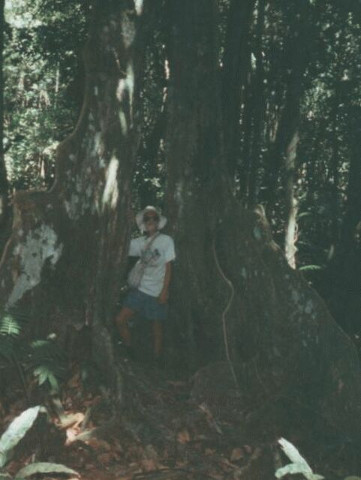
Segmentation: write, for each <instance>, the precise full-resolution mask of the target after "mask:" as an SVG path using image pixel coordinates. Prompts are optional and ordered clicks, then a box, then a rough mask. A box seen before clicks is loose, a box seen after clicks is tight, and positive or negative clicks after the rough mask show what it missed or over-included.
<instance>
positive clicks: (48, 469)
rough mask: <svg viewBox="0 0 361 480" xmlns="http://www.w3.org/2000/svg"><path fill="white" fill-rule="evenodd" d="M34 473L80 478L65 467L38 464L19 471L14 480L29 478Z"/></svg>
mask: <svg viewBox="0 0 361 480" xmlns="http://www.w3.org/2000/svg"><path fill="white" fill-rule="evenodd" d="M36 473H52V474H54V473H55V474H56V473H60V474H66V475H76V476H77V477H79V476H80V475H79V473H78V472H76V471H75V470H72V469H71V468H68V467H66V466H65V465H60V464H58V463H48V462H39V463H32V464H30V465H27V466H26V467H24V468H22V469H21V470H19V471H18V473H17V474H16V475H15V480H21V479H23V478H26V477H30V476H31V475H35V474H36Z"/></svg>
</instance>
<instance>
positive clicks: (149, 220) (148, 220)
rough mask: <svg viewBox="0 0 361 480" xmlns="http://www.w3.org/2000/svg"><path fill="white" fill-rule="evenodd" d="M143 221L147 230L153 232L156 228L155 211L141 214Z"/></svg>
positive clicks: (156, 217)
mask: <svg viewBox="0 0 361 480" xmlns="http://www.w3.org/2000/svg"><path fill="white" fill-rule="evenodd" d="M143 222H144V225H145V228H146V231H147V232H153V231H155V230H157V228H158V223H159V217H158V214H157V213H156V212H146V213H145V214H144V216H143Z"/></svg>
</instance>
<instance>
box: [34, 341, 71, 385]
mask: <svg viewBox="0 0 361 480" xmlns="http://www.w3.org/2000/svg"><path fill="white" fill-rule="evenodd" d="M66 360H67V359H66V355H65V353H64V351H63V350H62V349H61V348H60V347H59V345H57V344H56V342H55V341H54V340H51V339H48V340H35V341H34V342H32V343H31V354H30V363H29V368H30V369H31V370H32V371H33V374H34V376H35V377H37V379H38V384H39V385H44V386H45V385H46V386H48V387H50V390H51V392H52V393H56V392H58V390H59V381H61V380H63V379H64V378H65V375H66V371H67V363H66Z"/></svg>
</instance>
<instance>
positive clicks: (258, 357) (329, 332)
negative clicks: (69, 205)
mask: <svg viewBox="0 0 361 480" xmlns="http://www.w3.org/2000/svg"><path fill="white" fill-rule="evenodd" d="M170 4H171V9H170V12H171V18H170V21H171V25H172V32H173V35H172V43H171V45H170V48H169V52H170V84H169V97H168V106H167V111H168V113H169V116H168V132H167V138H166V153H167V161H168V163H167V168H168V170H167V174H168V192H167V201H168V216H169V219H170V224H171V232H172V234H173V236H174V238H175V242H176V246H177V252H178V256H177V260H176V265H175V269H174V281H173V284H172V291H171V305H170V322H171V325H170V326H169V329H170V333H171V335H170V337H171V338H170V339H169V342H170V343H169V345H168V348H169V351H170V352H176V354H177V358H176V359H175V360H174V361H175V363H176V365H178V366H180V365H182V366H184V365H188V367H189V368H190V369H192V368H194V367H195V366H197V365H198V366H199V365H202V364H203V365H204V364H207V363H208V362H211V361H213V362H219V361H221V364H222V365H224V368H217V367H216V366H215V365H216V364H214V363H213V364H211V365H210V366H209V367H206V368H205V369H204V370H202V372H203V373H201V372H200V375H199V376H198V377H197V378H200V379H202V378H207V382H206V383H208V385H207V386H204V389H203V386H201V384H202V382H201V381H200V382H199V383H198V385H197V388H196V396H197V400H200V401H201V400H204V401H209V395H210V391H212V388H214V389H216V388H217V386H218V385H219V384H222V382H223V381H224V379H225V377H226V376H227V375H229V377H230V379H231V383H232V384H233V388H235V389H236V391H237V392H238V401H239V405H242V407H240V408H241V409H243V408H244V409H246V410H247V408H250V409H252V408H253V407H254V405H255V404H258V405H260V404H268V402H270V401H271V403H272V402H274V403H275V404H278V405H279V406H280V408H281V405H282V408H283V409H284V408H286V409H292V406H293V407H294V406H295V402H294V399H295V398H296V399H297V400H296V403H297V402H299V404H298V405H299V406H300V405H302V404H303V405H307V407H306V409H309V410H310V411H313V412H315V415H316V416H318V417H319V418H320V419H321V420H322V422H323V424H327V426H328V427H330V428H334V429H336V430H337V429H339V430H342V431H348V432H349V433H350V434H356V432H357V429H358V427H355V420H354V419H355V416H356V417H357V418H358V419H360V418H361V403H360V398H361V397H360V393H361V383H360V379H359V365H358V361H357V355H356V352H355V350H354V348H353V347H352V345H351V343H350V341H349V339H348V338H347V337H346V336H345V335H344V334H343V333H342V332H341V331H340V330H339V329H338V327H337V325H336V324H335V322H334V321H333V319H332V318H331V317H330V315H329V314H328V312H327V310H326V308H325V306H324V304H323V302H322V300H321V299H320V298H319V297H318V296H317V294H316V293H315V292H314V291H313V290H312V289H310V288H309V286H308V285H307V283H306V282H305V281H304V279H303V278H302V276H301V275H300V274H299V273H298V272H295V271H293V270H292V269H290V267H289V266H288V264H287V262H286V261H285V258H284V255H283V253H282V252H281V251H280V249H279V248H278V247H277V246H276V245H275V243H274V242H273V241H272V237H271V232H270V228H269V225H268V223H267V220H266V218H265V217H264V215H263V213H262V212H260V213H259V214H254V213H250V212H246V211H244V210H243V209H242V208H241V207H240V206H239V204H238V203H237V202H236V201H235V200H234V197H233V194H232V192H231V190H230V188H229V183H228V177H227V167H226V162H225V153H224V152H225V150H224V148H223V145H222V137H221V135H220V132H222V131H223V128H222V125H220V122H221V121H222V119H224V118H225V117H223V115H222V113H223V112H222V106H221V104H220V103H218V102H217V98H219V97H218V95H217V92H219V91H220V86H219V85H220V84H219V79H218V73H217V72H218V68H217V47H216V45H217V41H216V40H215V38H216V32H215V29H214V22H215V12H214V8H215V5H214V3H213V2H210V1H209V0H201V1H198V2H193V1H192V0H185V1H183V2H181V3H180V2H177V1H176V0H173V1H172V2H170ZM289 95H290V92H289ZM297 98H298V99H299V95H298V96H297ZM175 345H177V348H176V346H175ZM336 346H337V347H336ZM217 365H218V366H219V365H220V364H219V363H217ZM207 371H208V375H206V372H207ZM216 372H221V373H220V374H219V375H216ZM203 383H204V382H203ZM209 384H211V385H213V387H212V386H210V385H209ZM337 385H339V386H340V385H341V387H337ZM207 399H208V400H207ZM271 399H273V400H271ZM295 408H298V407H295ZM351 410H352V411H353V412H354V413H353V414H352V415H350V413H349V412H350V411H351ZM316 412H317V413H316ZM321 412H322V413H321ZM283 414H284V410H283Z"/></svg>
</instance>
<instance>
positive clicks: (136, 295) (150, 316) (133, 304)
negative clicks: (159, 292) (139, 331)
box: [122, 288, 167, 321]
mask: <svg viewBox="0 0 361 480" xmlns="http://www.w3.org/2000/svg"><path fill="white" fill-rule="evenodd" d="M122 306H123V307H125V308H129V309H130V310H133V312H136V313H139V315H141V316H142V317H144V318H146V319H147V320H153V321H154V320H159V321H163V320H165V319H166V318H167V304H161V303H158V298H157V297H152V296H151V295H147V294H146V293H143V292H141V291H140V290H137V289H136V288H134V289H133V288H132V289H131V290H130V292H129V293H128V295H127V296H126V297H125V300H124V302H123V305H122Z"/></svg>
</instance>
